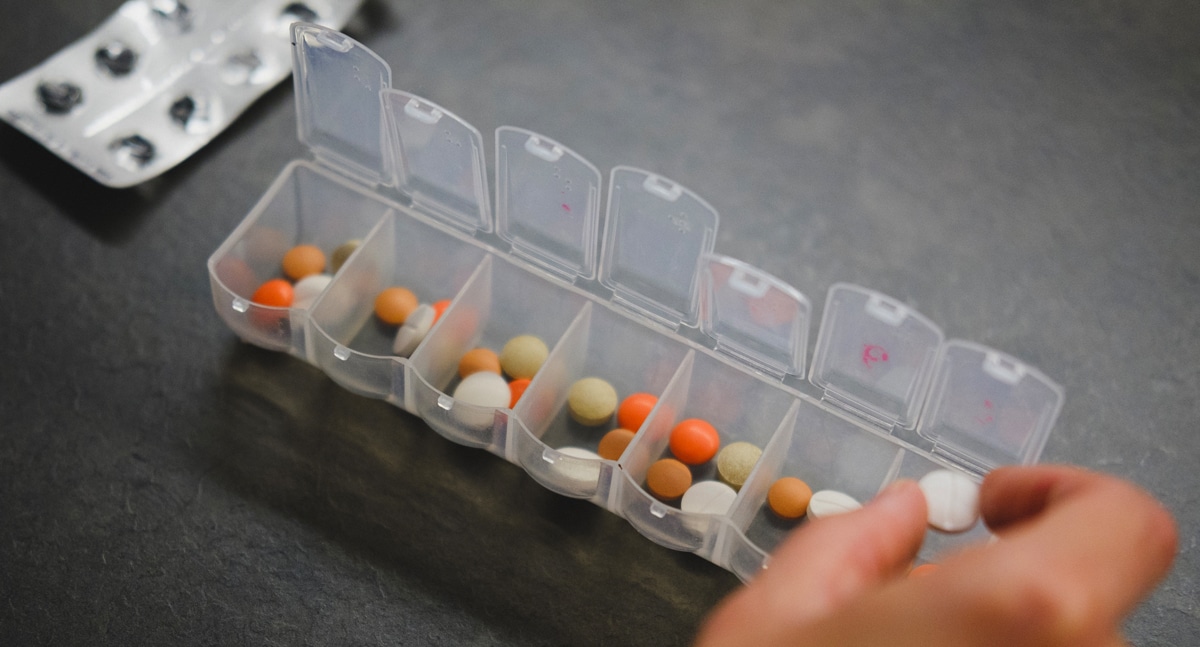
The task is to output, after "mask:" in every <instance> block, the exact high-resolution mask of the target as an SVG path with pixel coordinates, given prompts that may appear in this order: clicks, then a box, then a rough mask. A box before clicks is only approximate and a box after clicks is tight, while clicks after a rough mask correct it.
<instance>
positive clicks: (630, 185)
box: [600, 166, 718, 328]
mask: <svg viewBox="0 0 1200 647" xmlns="http://www.w3.org/2000/svg"><path fill="white" fill-rule="evenodd" d="M717 222H718V216H717V211H716V209H713V207H712V206H711V205H709V204H708V203H707V202H705V201H704V200H703V199H701V198H700V196H698V195H696V194H695V193H693V192H692V191H690V190H689V189H687V188H685V187H684V186H682V185H680V184H678V183H676V182H672V181H671V180H668V179H666V178H664V177H662V176H660V175H656V174H654V173H651V172H649V171H644V170H641V169H637V168H633V167H629V166H617V167H615V168H613V170H612V173H611V174H610V176H609V185H608V216H607V218H606V221H605V227H604V245H603V251H602V252H601V262H600V282H601V284H602V285H604V286H605V287H607V288H609V289H611V290H612V291H613V301H615V302H617V303H620V304H622V305H624V306H626V307H627V308H629V309H630V310H632V311H634V312H638V313H640V314H642V315H644V316H647V317H648V318H650V319H653V320H655V321H658V322H660V323H662V324H665V325H667V326H668V327H672V328H678V327H679V325H680V324H685V325H688V326H691V327H695V326H696V325H697V322H698V319H699V310H700V308H699V293H700V289H699V276H700V262H701V258H703V256H704V255H705V254H708V253H711V252H712V250H713V244H714V242H715V241H716V238H717Z"/></svg>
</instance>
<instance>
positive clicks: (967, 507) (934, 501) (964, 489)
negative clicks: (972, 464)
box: [918, 470, 979, 532]
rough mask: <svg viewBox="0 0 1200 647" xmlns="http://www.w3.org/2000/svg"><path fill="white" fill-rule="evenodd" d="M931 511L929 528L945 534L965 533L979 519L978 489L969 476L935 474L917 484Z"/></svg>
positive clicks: (939, 471) (955, 473)
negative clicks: (931, 527)
mask: <svg viewBox="0 0 1200 647" xmlns="http://www.w3.org/2000/svg"><path fill="white" fill-rule="evenodd" d="M918 485H920V486H921V491H922V492H924V493H925V503H926V504H927V505H928V507H929V525H931V526H933V527H934V528H937V529H938V530H942V531H945V532H962V531H964V530H968V529H970V528H971V526H974V525H975V521H976V520H978V519H979V485H977V484H976V483H975V481H972V480H971V479H970V478H969V477H968V476H967V475H966V474H962V473H960V472H952V471H950V470H935V471H933V472H930V473H928V474H926V475H925V476H922V477H921V480H920V481H919V482H918Z"/></svg>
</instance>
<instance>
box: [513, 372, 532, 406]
mask: <svg viewBox="0 0 1200 647" xmlns="http://www.w3.org/2000/svg"><path fill="white" fill-rule="evenodd" d="M532 381H533V380H531V379H529V378H527V377H523V378H521V379H519V380H513V381H512V382H509V383H508V392H509V393H511V394H512V399H510V400H509V401H508V408H509V409H512V408H513V407H515V406H517V400H520V399H521V396H522V395H525V389H528V388H529V383H530V382H532Z"/></svg>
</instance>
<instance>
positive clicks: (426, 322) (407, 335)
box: [392, 305, 437, 357]
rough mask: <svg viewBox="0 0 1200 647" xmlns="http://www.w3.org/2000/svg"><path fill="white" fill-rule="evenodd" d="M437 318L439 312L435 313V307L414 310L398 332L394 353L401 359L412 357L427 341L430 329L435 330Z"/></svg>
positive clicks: (427, 306) (393, 347)
mask: <svg viewBox="0 0 1200 647" xmlns="http://www.w3.org/2000/svg"><path fill="white" fill-rule="evenodd" d="M436 318H437V312H435V311H434V309H433V306H431V305H420V306H417V309H416V310H413V311H412V314H410V315H408V318H407V319H405V320H404V325H403V326H400V329H399V330H397V331H396V339H395V341H393V342H392V352H393V353H395V354H396V355H399V356H400V357H408V356H409V355H412V354H413V351H414V350H416V349H417V346H418V345H420V343H421V340H423V339H425V335H426V334H427V333H428V332H429V329H430V328H433V320H434V319H436Z"/></svg>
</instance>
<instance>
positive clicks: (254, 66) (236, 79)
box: [220, 49, 275, 85]
mask: <svg viewBox="0 0 1200 647" xmlns="http://www.w3.org/2000/svg"><path fill="white" fill-rule="evenodd" d="M264 56H265V54H263V53H262V52H260V51H258V50H254V49H246V50H242V51H240V52H236V53H234V54H232V55H230V56H229V57H228V58H226V59H225V62H224V63H222V64H221V73H220V76H221V80H222V81H224V82H226V83H228V84H229V85H257V84H260V83H263V82H266V81H268V80H270V79H272V78H273V77H274V76H275V69H274V68H275V65H274V64H273V63H272V62H271V61H270V60H269V59H266V58H264Z"/></svg>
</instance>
